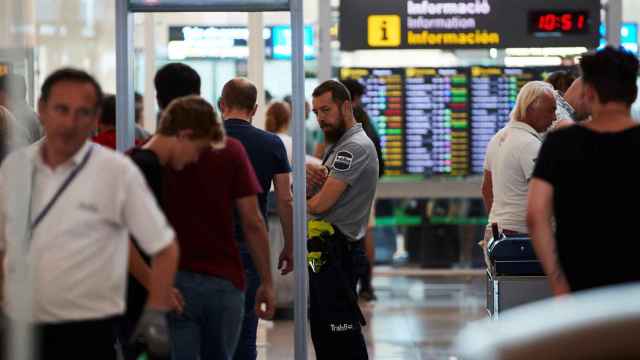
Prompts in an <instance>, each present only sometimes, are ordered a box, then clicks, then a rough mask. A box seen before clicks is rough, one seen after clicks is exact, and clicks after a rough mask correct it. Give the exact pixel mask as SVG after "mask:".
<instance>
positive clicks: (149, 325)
mask: <svg viewBox="0 0 640 360" xmlns="http://www.w3.org/2000/svg"><path fill="white" fill-rule="evenodd" d="M131 342H132V343H134V342H140V343H143V344H145V345H146V346H147V351H149V354H150V355H152V356H154V357H166V356H168V355H169V351H170V345H169V327H168V325H167V313H166V311H163V310H157V309H153V308H150V307H146V308H145V309H144V312H143V313H142V316H141V317H140V321H138V326H137V327H136V330H135V331H134V332H133V336H132V337H131Z"/></svg>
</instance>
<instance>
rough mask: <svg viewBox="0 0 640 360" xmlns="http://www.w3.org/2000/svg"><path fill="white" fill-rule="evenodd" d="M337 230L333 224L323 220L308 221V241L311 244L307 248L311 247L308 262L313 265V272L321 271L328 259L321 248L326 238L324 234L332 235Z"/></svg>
mask: <svg viewBox="0 0 640 360" xmlns="http://www.w3.org/2000/svg"><path fill="white" fill-rule="evenodd" d="M335 233H336V231H335V229H334V228H333V225H331V224H330V223H328V222H326V221H323V220H310V221H309V222H308V223H307V241H309V244H308V246H307V248H308V249H309V253H308V254H307V263H308V264H309V266H310V267H311V270H312V271H313V272H316V273H317V272H319V271H320V269H321V268H322V265H324V264H325V263H326V262H327V260H326V257H325V256H324V255H323V253H322V251H318V250H320V249H321V248H322V247H321V246H320V247H319V244H321V243H322V242H323V241H324V240H323V239H322V237H323V235H325V236H327V235H328V236H331V235H333V234H335Z"/></svg>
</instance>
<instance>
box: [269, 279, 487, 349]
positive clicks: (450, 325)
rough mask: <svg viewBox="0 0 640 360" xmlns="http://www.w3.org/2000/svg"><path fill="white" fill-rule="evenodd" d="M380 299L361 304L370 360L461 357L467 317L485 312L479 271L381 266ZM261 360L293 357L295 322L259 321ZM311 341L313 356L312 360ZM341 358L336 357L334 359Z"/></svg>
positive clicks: (378, 285)
mask: <svg viewBox="0 0 640 360" xmlns="http://www.w3.org/2000/svg"><path fill="white" fill-rule="evenodd" d="M376 273H377V274H379V276H377V277H375V278H374V287H375V288H376V292H377V296H378V301H376V302H373V303H362V304H361V306H362V309H363V312H364V313H365V316H366V317H367V321H368V326H367V327H366V328H365V335H366V339H367V346H368V348H369V355H370V358H371V359H381V360H396V359H398V360H400V359H403V360H404V359H409V360H421V359H445V360H452V359H457V357H456V354H455V350H454V349H452V341H453V340H454V339H455V336H456V334H457V333H458V332H459V331H460V329H461V328H462V327H463V326H464V325H465V324H466V323H467V322H469V321H471V320H475V319H479V318H482V317H485V316H486V312H485V310H484V302H485V299H484V277H483V276H482V273H481V272H473V271H472V272H454V271H451V272H446V271H445V272H435V273H429V272H421V271H416V272H412V271H409V272H407V271H406V269H405V271H394V270H393V269H388V268H387V269H377V271H376ZM258 332H259V333H258V346H259V347H258V359H259V360H281V359H293V343H294V338H293V321H282V320H280V321H274V322H265V323H261V324H260V328H259V330H258ZM314 358H315V357H314V355H313V349H312V346H311V340H309V359H314ZM336 360H338V359H336Z"/></svg>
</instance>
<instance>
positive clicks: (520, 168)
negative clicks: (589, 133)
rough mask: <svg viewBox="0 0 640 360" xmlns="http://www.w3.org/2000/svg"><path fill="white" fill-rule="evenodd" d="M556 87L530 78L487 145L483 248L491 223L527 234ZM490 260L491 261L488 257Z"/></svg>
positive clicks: (506, 231)
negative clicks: (532, 180) (531, 189)
mask: <svg viewBox="0 0 640 360" xmlns="http://www.w3.org/2000/svg"><path fill="white" fill-rule="evenodd" d="M555 111H556V101H555V96H554V90H553V87H551V85H550V84H548V83H545V82H542V81H531V82H529V83H527V84H526V85H525V86H523V87H522V89H521V90H520V93H519V94H518V97H517V99H516V106H515V108H514V109H513V111H512V113H511V120H510V121H509V123H507V125H506V126H505V127H504V128H503V129H501V130H500V131H498V132H497V133H496V134H495V135H494V136H493V138H492V139H491V141H489V144H488V146H487V153H486V155H485V165H484V168H485V170H484V177H483V181H482V196H483V199H484V203H485V207H486V209H487V212H488V213H489V226H487V229H486V231H485V237H484V241H483V248H484V250H485V255H486V247H487V243H488V241H489V239H490V238H491V236H492V235H491V227H490V224H491V223H497V224H498V226H499V228H500V229H501V230H502V232H503V233H504V234H505V235H508V236H513V235H518V234H527V233H528V231H527V221H526V216H527V192H528V190H529V179H530V178H531V173H532V172H533V168H534V166H535V162H536V159H537V158H538V151H539V150H540V146H541V145H542V140H543V137H542V134H543V133H544V132H545V131H547V129H548V128H549V126H550V125H551V124H552V123H553V122H554V121H555V120H556V114H555ZM485 260H487V264H488V259H485Z"/></svg>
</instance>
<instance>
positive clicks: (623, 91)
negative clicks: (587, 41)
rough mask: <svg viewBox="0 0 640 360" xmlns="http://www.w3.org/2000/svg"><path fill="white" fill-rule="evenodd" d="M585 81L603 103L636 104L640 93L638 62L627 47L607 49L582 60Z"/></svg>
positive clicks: (585, 56)
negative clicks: (637, 82) (637, 81)
mask: <svg viewBox="0 0 640 360" xmlns="http://www.w3.org/2000/svg"><path fill="white" fill-rule="evenodd" d="M580 70H581V72H582V80H583V81H584V82H585V84H588V85H591V86H593V88H594V89H595V91H596V93H597V94H598V97H599V98H600V102H602V103H603V104H606V103H608V102H612V101H613V102H622V103H625V104H627V105H629V106H630V105H631V104H633V102H634V101H635V100H636V96H637V94H638V86H637V85H636V79H637V76H638V59H637V58H636V57H635V56H634V55H633V54H631V53H630V52H628V51H627V50H625V49H624V48H617V49H616V48H614V47H611V46H607V47H605V48H604V49H602V50H600V51H596V52H592V53H589V54H587V55H584V56H583V57H582V59H581V60H580Z"/></svg>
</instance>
